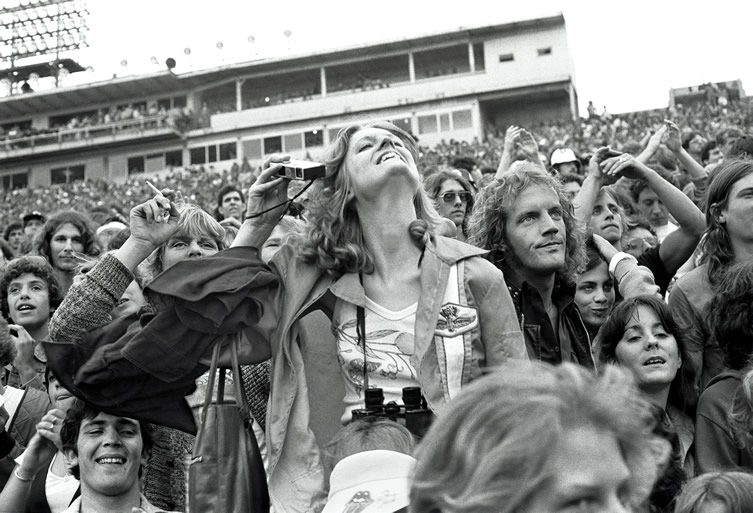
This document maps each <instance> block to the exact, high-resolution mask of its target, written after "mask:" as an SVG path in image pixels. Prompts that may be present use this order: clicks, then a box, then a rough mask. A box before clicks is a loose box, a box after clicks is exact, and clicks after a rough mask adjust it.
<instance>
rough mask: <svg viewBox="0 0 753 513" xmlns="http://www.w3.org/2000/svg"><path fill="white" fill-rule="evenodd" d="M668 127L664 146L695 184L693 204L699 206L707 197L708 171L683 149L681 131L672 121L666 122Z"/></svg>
mask: <svg viewBox="0 0 753 513" xmlns="http://www.w3.org/2000/svg"><path fill="white" fill-rule="evenodd" d="M664 123H665V124H666V126H667V133H666V136H665V138H664V144H665V145H666V146H667V148H669V149H670V150H671V151H672V153H674V155H675V157H677V160H678V161H679V162H680V164H681V165H682V167H683V169H685V171H686V172H687V174H688V178H690V181H691V182H693V185H694V186H695V190H694V192H693V200H692V201H693V202H694V203H695V204H696V205H698V204H699V203H700V202H701V201H702V200H703V199H704V198H705V195H706V188H707V183H706V180H707V178H708V173H707V172H706V169H705V168H704V167H703V166H702V165H701V164H699V163H698V162H696V160H695V159H694V158H693V157H692V156H691V155H690V153H688V152H687V151H686V150H685V148H683V147H682V141H681V139H680V129H679V128H678V126H677V125H676V124H674V123H673V122H671V121H668V120H667V121H665V122H664Z"/></svg>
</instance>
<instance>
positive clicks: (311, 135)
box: [303, 130, 324, 148]
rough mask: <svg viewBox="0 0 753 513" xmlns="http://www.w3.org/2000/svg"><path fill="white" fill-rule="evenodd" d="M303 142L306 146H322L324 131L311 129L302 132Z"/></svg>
mask: <svg viewBox="0 0 753 513" xmlns="http://www.w3.org/2000/svg"><path fill="white" fill-rule="evenodd" d="M303 139H304V144H305V145H306V148H314V147H316V146H324V132H323V131H322V130H312V131H310V132H305V133H304V134H303Z"/></svg>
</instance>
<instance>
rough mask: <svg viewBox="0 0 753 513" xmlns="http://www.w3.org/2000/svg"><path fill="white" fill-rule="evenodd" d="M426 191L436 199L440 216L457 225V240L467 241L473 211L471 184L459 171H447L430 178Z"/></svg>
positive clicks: (427, 180) (435, 203)
mask: <svg viewBox="0 0 753 513" xmlns="http://www.w3.org/2000/svg"><path fill="white" fill-rule="evenodd" d="M424 189H426V192H427V193H428V194H429V196H431V197H432V198H433V199H434V205H435V206H436V207H437V211H438V212H439V215H441V216H442V217H445V218H447V219H449V220H450V221H452V222H453V223H455V228H456V229H457V234H456V235H455V238H456V239H458V240H462V241H465V239H466V237H467V235H468V228H467V225H468V219H469V218H470V217H471V210H473V194H472V193H471V184H470V183H468V181H467V180H466V179H465V178H463V175H462V174H461V173H460V171H458V170H457V169H446V170H442V171H439V172H437V173H434V174H433V175H431V176H428V177H427V178H426V180H425V182H424Z"/></svg>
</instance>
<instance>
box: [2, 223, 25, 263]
mask: <svg viewBox="0 0 753 513" xmlns="http://www.w3.org/2000/svg"><path fill="white" fill-rule="evenodd" d="M3 238H4V239H5V240H6V241H8V244H9V245H10V247H11V249H12V250H13V252H14V253H15V254H16V255H19V256H20V255H21V254H22V253H25V252H26V250H25V249H24V248H25V247H26V246H28V244H29V242H28V239H27V238H26V234H25V233H24V225H23V223H19V222H15V223H10V224H9V225H8V226H6V227H5V231H4V232H3Z"/></svg>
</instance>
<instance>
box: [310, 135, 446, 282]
mask: <svg viewBox="0 0 753 513" xmlns="http://www.w3.org/2000/svg"><path fill="white" fill-rule="evenodd" d="M369 127H373V128H381V129H384V130H387V131H388V132H390V133H392V134H393V135H396V136H397V137H399V138H400V140H401V141H402V142H403V144H404V145H405V147H406V148H407V149H408V151H410V153H411V155H412V156H413V159H414V161H415V162H418V148H417V146H416V141H415V139H414V138H413V136H412V135H410V134H409V133H408V132H406V131H404V130H402V129H400V128H398V127H397V126H395V125H393V124H392V123H389V122H386V121H375V122H367V123H364V124H354V125H351V126H348V127H346V128H343V129H341V130H340V132H339V133H338V134H337V137H336V138H335V140H334V142H333V143H332V144H331V145H330V147H329V148H328V149H327V151H326V153H325V158H324V163H325V166H326V170H327V171H326V173H327V176H326V177H325V178H323V179H321V180H318V183H317V184H315V186H314V187H315V189H314V192H313V193H312V194H311V200H310V202H309V204H308V205H307V210H308V214H307V216H306V217H307V220H308V234H307V235H306V236H305V237H304V238H303V239H302V240H300V251H299V255H300V258H301V259H303V261H304V262H307V263H311V264H314V265H316V266H317V267H319V268H320V269H322V270H324V271H327V272H329V273H332V274H341V273H347V272H365V273H371V272H372V271H373V268H374V261H373V257H372V255H371V254H370V253H369V250H368V248H366V244H365V242H364V239H363V232H362V230H361V224H360V221H359V219H358V212H357V211H356V209H355V202H354V200H353V198H352V195H351V183H350V179H349V176H348V173H346V172H344V171H343V169H342V166H343V162H344V161H345V156H346V154H347V152H348V147H349V145H350V140H351V138H352V137H353V135H354V134H355V133H356V132H358V131H359V130H361V129H363V128H369ZM413 205H414V207H415V209H416V217H417V219H416V220H415V221H413V222H412V223H411V226H410V227H409V232H410V234H411V238H412V240H413V241H414V242H415V243H416V244H417V245H418V246H419V247H420V248H423V246H424V244H425V243H426V241H427V240H428V237H429V236H430V235H431V234H432V233H433V232H434V230H435V229H436V227H437V226H439V225H440V224H441V219H442V218H441V217H440V216H439V214H438V213H437V211H436V210H435V208H434V205H433V204H432V201H431V199H429V197H428V196H427V194H426V192H425V191H424V190H423V187H421V186H420V185H419V187H417V190H416V193H415V196H414V197H413Z"/></svg>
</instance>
